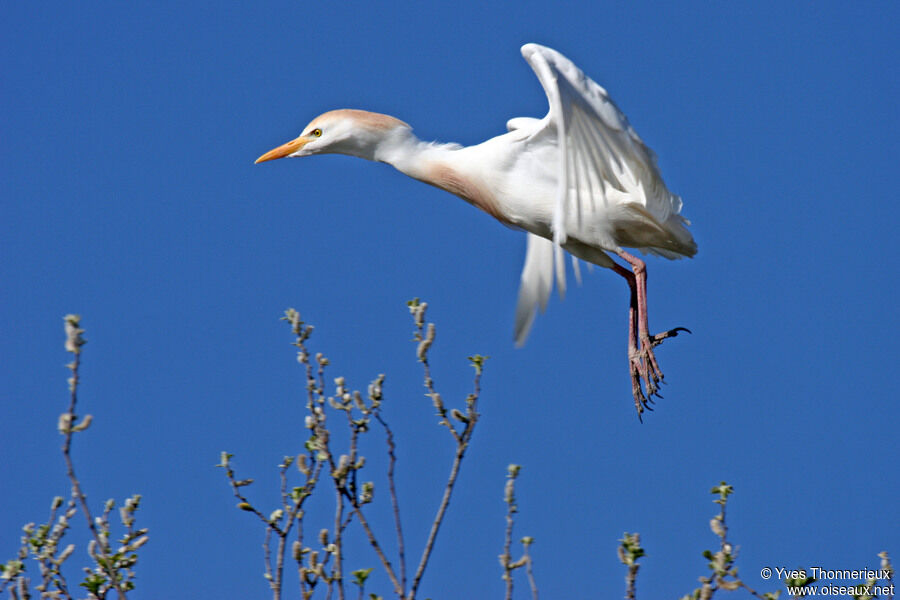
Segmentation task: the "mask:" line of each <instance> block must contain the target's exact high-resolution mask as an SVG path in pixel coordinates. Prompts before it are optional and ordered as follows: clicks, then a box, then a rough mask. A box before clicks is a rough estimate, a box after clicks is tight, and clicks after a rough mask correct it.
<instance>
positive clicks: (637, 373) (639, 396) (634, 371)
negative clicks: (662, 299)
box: [613, 264, 649, 419]
mask: <svg viewBox="0 0 900 600" xmlns="http://www.w3.org/2000/svg"><path fill="white" fill-rule="evenodd" d="M613 270H614V271H615V272H616V273H618V274H619V275H621V276H622V277H624V278H625V281H627V282H628V287H629V289H630V290H631V301H630V303H629V305H628V367H629V369H630V371H631V394H632V396H634V406H635V408H636V409H637V412H638V418H639V419H640V418H641V413H642V412H644V407H645V406H647V402H648V399H647V397H646V396H644V392H643V390H641V373H642V370H643V368H642V364H641V361H640V353H639V352H638V337H637V330H638V310H637V308H638V291H637V280H636V278H635V276H634V273H632V272H631V271H629V270H628V269H626V268H624V267H622V266H620V265H618V264H616V265H615V266H613ZM647 408H649V406H647Z"/></svg>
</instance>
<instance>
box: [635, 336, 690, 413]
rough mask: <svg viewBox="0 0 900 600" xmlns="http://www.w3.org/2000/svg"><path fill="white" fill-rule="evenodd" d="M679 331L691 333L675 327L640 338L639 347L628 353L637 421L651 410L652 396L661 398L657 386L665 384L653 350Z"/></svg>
mask: <svg viewBox="0 0 900 600" xmlns="http://www.w3.org/2000/svg"><path fill="white" fill-rule="evenodd" d="M681 331H687V332H688V333H690V332H691V331H690V330H689V329H687V328H685V327H676V328H675V329H670V330H669V331H664V332H662V333H657V334H656V335H654V336H640V347H639V348H638V347H634V348H632V349H631V350H630V351H629V353H628V362H629V365H630V368H631V393H632V395H633V396H634V406H635V408H636V409H637V413H638V419H640V420H641V421H643V418H642V415H643V412H644V410H645V409H646V410H653V408H652V407H651V406H650V405H651V404H653V398H654V396H655V397H657V398H662V394H660V393H659V386H660V384H663V383H665V381H664V378H665V375H663V372H662V370H661V369H660V368H659V363H658V362H657V361H656V355H655V354H654V352H653V349H654V348H655V347H656V346H658V345H660V344H661V343H662V342H663V340H665V339H666V338H670V337H675V336H677V335H678V334H679V332H681Z"/></svg>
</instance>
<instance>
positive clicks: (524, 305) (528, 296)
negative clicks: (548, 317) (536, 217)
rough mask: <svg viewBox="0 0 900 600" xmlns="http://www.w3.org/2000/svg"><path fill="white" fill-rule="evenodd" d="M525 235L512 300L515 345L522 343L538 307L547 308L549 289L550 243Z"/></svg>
mask: <svg viewBox="0 0 900 600" xmlns="http://www.w3.org/2000/svg"><path fill="white" fill-rule="evenodd" d="M527 238H528V239H527V249H526V251H525V266H524V268H523V269H522V278H521V281H520V283H519V300H518V302H517V303H516V326H515V340H516V346H522V345H523V344H524V343H525V340H526V339H527V338H528V332H529V331H531V325H532V323H534V318H535V316H536V315H537V311H538V309H540V310H541V312H543V311H544V310H545V309H546V308H547V300H548V299H549V298H550V292H551V291H552V289H553V242H551V241H550V240H547V239H544V238H542V237H540V236H537V235H534V234H533V233H529V234H528V236H527Z"/></svg>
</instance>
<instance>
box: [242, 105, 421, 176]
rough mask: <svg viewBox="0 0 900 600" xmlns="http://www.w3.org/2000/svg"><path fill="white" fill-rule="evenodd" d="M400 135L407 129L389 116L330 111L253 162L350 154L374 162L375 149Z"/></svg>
mask: <svg viewBox="0 0 900 600" xmlns="http://www.w3.org/2000/svg"><path fill="white" fill-rule="evenodd" d="M400 131H404V132H408V131H410V127H409V125H407V124H406V123H404V122H403V121H401V120H400V119H395V118H394V117H391V116H389V115H382V114H379V113H373V112H368V111H365V110H354V109H349V108H343V109H340V110H332V111H329V112H327V113H324V114H321V115H319V116H318V117H316V118H315V119H313V120H312V121H311V122H310V123H309V125H307V126H306V127H305V128H304V129H303V133H302V134H301V135H300V137H298V138H296V139H293V140H291V141H290V142H288V143H286V144H282V145H281V146H278V147H277V148H275V149H273V150H269V151H268V152H266V153H265V154H263V155H262V156H260V157H259V158H257V159H256V162H257V164H258V163H261V162H265V161H267V160H274V159H276V158H284V157H285V156H288V157H295V156H310V155H312V154H349V155H351V156H358V157H360V158H366V159H368V160H374V157H375V150H376V149H377V148H378V146H379V145H380V144H381V143H383V142H384V141H385V140H388V139H391V137H392V136H393V135H394V134H395V133H397V132H400Z"/></svg>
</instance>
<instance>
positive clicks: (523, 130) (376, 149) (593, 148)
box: [256, 44, 697, 417]
mask: <svg viewBox="0 0 900 600" xmlns="http://www.w3.org/2000/svg"><path fill="white" fill-rule="evenodd" d="M522 55H523V56H524V57H525V60H526V61H528V64H529V65H531V68H532V69H534V72H535V74H536V75H537V77H538V79H539V80H540V83H541V85H542V86H543V88H544V91H545V92H546V94H547V99H548V100H549V102H550V111H549V112H548V113H547V115H546V116H545V117H544V118H543V119H536V118H531V117H518V118H514V119H511V120H510V121H509V122H507V124H506V127H507V130H508V132H507V133H505V134H503V135H499V136H497V137H494V138H491V139H489V140H487V141H485V142H482V143H480V144H477V145H474V146H466V147H463V146H460V145H458V144H439V143H434V142H425V141H422V140H420V139H418V138H417V137H416V136H415V135H413V131H412V128H411V127H410V126H409V125H407V124H406V123H404V122H403V121H401V120H399V119H397V118H395V117H391V116H388V115H384V114H379V113H374V112H368V111H363V110H353V109H340V110H333V111H330V112H326V113H324V114H322V115H319V116H318V117H316V118H315V119H313V120H312V122H310V124H309V125H307V126H306V128H305V129H304V130H303V133H302V134H301V135H300V136H299V137H297V138H296V139H294V140H292V141H290V142H287V143H286V144H283V145H281V146H279V147H277V148H275V149H274V150H271V151H269V152H266V153H265V154H263V155H262V156H260V157H259V158H258V159H257V161H256V162H257V163H261V162H265V161H268V160H273V159H276V158H283V157H298V156H309V155H313V154H326V153H339V154H348V155H350V156H358V157H360V158H365V159H367V160H372V161H379V162H385V163H388V164H390V165H392V166H393V167H394V168H396V169H397V170H398V171H400V172H402V173H404V174H406V175H408V176H410V177H412V178H414V179H418V180H419V181H422V182H425V183H428V184H430V185H433V186H436V187H438V188H441V189H443V190H446V191H448V192H450V193H452V194H455V195H457V196H459V197H460V198H462V199H463V200H466V201H467V202H469V203H470V204H472V205H474V206H476V207H477V208H480V209H481V210H483V211H484V212H486V213H488V214H489V215H491V216H492V217H494V218H495V219H497V220H498V221H500V222H501V223H503V224H504V225H507V226H509V227H513V228H516V229H521V230H524V231H525V232H526V238H527V249H526V253H525V266H524V268H523V270H522V277H521V283H520V287H519V297H518V305H517V307H516V317H515V341H516V345H519V346H520V345H522V344H523V343H524V342H525V339H526V337H527V336H528V332H529V330H530V329H531V325H532V323H533V321H534V318H535V315H536V313H537V310H538V309H540V310H541V311H543V310H544V309H545V308H546V305H547V300H548V298H549V296H550V293H551V291H552V287H553V280H554V277H555V279H556V282H557V286H558V288H559V293H560V296H563V295H564V294H565V288H566V269H565V261H564V253H566V252H567V253H568V254H570V255H571V257H572V264H573V268H574V272H575V275H576V278H578V279H579V280H580V272H579V271H578V260H577V259H581V260H583V261H585V262H587V263H589V264H594V265H599V266H601V267H607V268H609V269H612V270H613V271H615V272H616V273H618V274H619V275H621V276H622V277H623V278H625V280H626V282H627V283H628V286H629V288H630V291H631V300H630V304H629V313H628V365H629V370H630V374H631V387H632V395H633V397H634V403H635V407H636V409H637V412H638V417H641V414H642V413H643V411H644V409H645V408H648V409H649V408H650V406H649V405H650V403H652V401H653V398H654V396H658V397H661V396H660V395H659V384H660V383H661V382H662V380H663V373H662V371H661V370H660V368H659V364H658V362H657V360H656V356H655V354H654V348H655V347H656V346H657V345H659V344H660V343H661V342H662V341H663V340H664V339H666V338H668V337H674V336H675V335H677V334H678V333H679V331H687V330H686V329H685V328H683V327H676V328H675V329H671V330H669V331H665V332H663V333H659V334H656V335H651V334H650V327H649V321H648V317H647V271H646V266H645V263H644V261H643V260H641V259H640V258H638V257H637V256H634V255H633V254H630V253H629V252H627V251H626V250H625V248H636V249H638V250H640V251H641V252H643V253H647V254H655V255H659V256H663V257H665V258H669V259H675V258H681V257H683V256H687V257H691V256H694V254H696V252H697V245H696V244H695V243H694V239H693V237H692V236H691V233H690V232H689V231H688V229H687V227H686V226H687V225H689V224H690V222H689V221H688V220H687V219H685V218H684V217H682V216H681V204H682V203H681V198H679V197H678V196H677V195H675V194H673V193H672V192H670V191H669V189H668V188H667V187H666V184H665V183H664V182H663V179H662V176H661V175H660V172H659V167H658V166H657V162H656V155H655V154H654V153H653V151H652V150H651V149H650V148H648V147H647V146H646V145H645V144H644V142H643V141H642V140H641V138H640V137H638V135H637V133H635V131H634V129H632V128H631V125H630V124H629V123H628V119H627V118H626V117H625V115H624V114H623V113H622V111H621V110H619V108H618V107H617V106H616V105H615V104H614V103H613V101H612V99H611V98H610V97H609V94H607V92H606V90H605V89H604V88H602V87H601V86H600V85H598V84H596V83H595V82H594V81H592V80H591V79H589V78H588V77H586V76H585V75H584V73H583V72H582V71H581V70H580V69H579V68H578V67H576V66H575V65H574V64H573V63H572V62H571V61H570V60H569V59H567V58H566V57H565V56H563V55H562V54H560V53H559V52H557V51H555V50H552V49H550V48H546V47H544V46H540V45H538V44H526V45H524V46H522ZM613 256H616V257H618V258H619V259H621V260H622V261H624V263H625V265H627V267H626V266H623V265H622V264H619V263H618V262H616V261H615V260H614V259H613Z"/></svg>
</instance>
